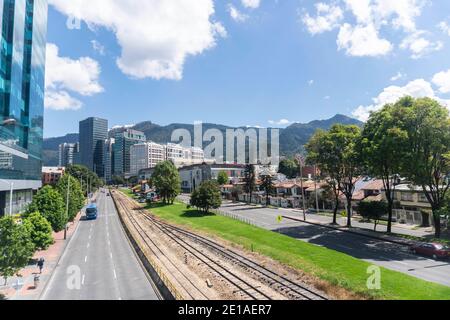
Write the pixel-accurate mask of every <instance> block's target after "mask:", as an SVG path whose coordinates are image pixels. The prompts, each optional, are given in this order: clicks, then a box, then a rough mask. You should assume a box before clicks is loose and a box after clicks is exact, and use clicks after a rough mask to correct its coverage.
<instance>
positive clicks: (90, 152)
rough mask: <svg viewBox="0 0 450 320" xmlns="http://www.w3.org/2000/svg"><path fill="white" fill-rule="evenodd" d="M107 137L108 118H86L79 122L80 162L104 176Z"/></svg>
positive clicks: (101, 176)
mask: <svg viewBox="0 0 450 320" xmlns="http://www.w3.org/2000/svg"><path fill="white" fill-rule="evenodd" d="M106 139H108V120H105V119H100V118H88V119H86V120H83V121H81V122H80V160H81V161H80V162H81V164H82V165H84V166H86V167H88V168H89V169H90V170H92V171H94V172H96V173H97V175H98V176H99V177H100V178H104V177H105V159H104V147H105V140H106Z"/></svg>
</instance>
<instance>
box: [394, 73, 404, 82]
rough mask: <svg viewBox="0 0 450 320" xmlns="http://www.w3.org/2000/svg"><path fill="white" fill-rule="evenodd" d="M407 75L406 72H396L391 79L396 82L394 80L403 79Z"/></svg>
mask: <svg viewBox="0 0 450 320" xmlns="http://www.w3.org/2000/svg"><path fill="white" fill-rule="evenodd" d="M405 77H406V74H403V73H401V72H397V74H396V75H395V76H392V77H391V81H392V82H394V81H397V80H400V79H403V78H405Z"/></svg>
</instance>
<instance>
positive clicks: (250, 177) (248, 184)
mask: <svg viewBox="0 0 450 320" xmlns="http://www.w3.org/2000/svg"><path fill="white" fill-rule="evenodd" d="M244 182H245V185H244V189H245V192H246V193H248V194H249V195H250V202H249V203H252V197H253V191H255V188H256V173H255V166H254V165H253V164H247V165H246V166H245V171H244Z"/></svg>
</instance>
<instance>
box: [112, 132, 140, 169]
mask: <svg viewBox="0 0 450 320" xmlns="http://www.w3.org/2000/svg"><path fill="white" fill-rule="evenodd" d="M146 140H147V138H146V137H145V134H144V133H143V132H141V131H137V130H133V129H126V130H124V131H123V132H118V133H117V134H116V135H115V144H114V175H117V176H122V177H126V176H130V171H131V159H130V149H131V146H133V145H135V144H138V143H143V142H145V141H146Z"/></svg>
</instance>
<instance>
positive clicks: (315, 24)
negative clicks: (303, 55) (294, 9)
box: [302, 2, 344, 35]
mask: <svg viewBox="0 0 450 320" xmlns="http://www.w3.org/2000/svg"><path fill="white" fill-rule="evenodd" d="M316 11H317V16H316V17H311V16H310V15H309V14H308V13H306V14H304V15H303V17H302V21H303V23H304V24H305V25H306V27H307V29H308V31H309V32H310V33H311V34H313V35H314V34H319V33H323V32H325V31H331V30H333V29H335V28H337V27H338V26H339V23H340V21H341V20H342V19H343V17H344V15H343V12H342V9H341V8H340V7H339V6H335V5H328V4H326V3H323V2H319V3H317V4H316Z"/></svg>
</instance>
